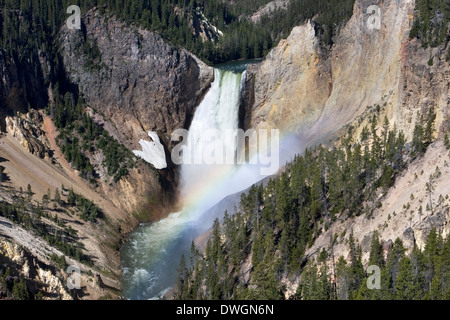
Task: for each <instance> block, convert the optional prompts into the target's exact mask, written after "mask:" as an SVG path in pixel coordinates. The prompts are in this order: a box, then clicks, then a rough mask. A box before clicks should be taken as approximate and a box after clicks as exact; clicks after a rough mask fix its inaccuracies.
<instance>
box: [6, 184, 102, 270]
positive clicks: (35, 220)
mask: <svg viewBox="0 0 450 320" xmlns="http://www.w3.org/2000/svg"><path fill="white" fill-rule="evenodd" d="M29 192H31V193H32V190H31V187H30V188H29V191H27V192H26V193H25V192H19V193H15V194H14V193H13V194H12V196H13V200H14V201H13V203H12V204H10V203H8V202H6V201H0V216H3V217H5V218H8V219H9V220H11V221H12V222H13V223H16V224H18V225H20V226H22V227H23V228H25V229H27V230H30V231H32V232H33V233H34V234H35V235H36V236H38V237H40V238H42V239H44V240H45V241H46V242H47V243H48V244H50V245H51V246H53V247H55V248H57V249H59V250H60V251H61V252H62V253H64V255H67V256H70V257H73V258H75V259H76V260H78V261H80V262H83V263H88V264H90V263H91V260H90V258H89V257H88V256H86V255H85V254H84V253H83V248H84V246H83V244H82V243H81V242H79V241H78V238H77V236H76V231H75V230H74V229H73V228H72V227H71V226H67V225H66V224H65V222H64V221H62V220H61V219H60V218H58V215H57V214H56V213H55V214H54V215H52V214H51V213H50V210H51V209H50V208H49V207H48V206H49V204H50V202H52V203H53V209H54V210H55V211H63V210H67V211H66V213H67V214H68V215H71V212H78V214H79V216H80V217H81V219H83V220H85V221H89V222H91V223H97V222H98V219H104V215H103V212H102V211H101V210H100V208H98V207H97V206H96V205H95V204H94V203H93V202H92V201H90V200H87V199H85V198H84V197H82V196H81V195H79V194H76V193H74V192H73V190H72V189H69V190H68V191H67V196H66V195H64V192H63V191H61V192H60V191H59V189H56V190H55V194H54V197H53V199H51V194H50V190H48V193H47V194H45V195H44V196H43V198H42V202H41V203H39V202H38V203H34V202H33V201H32V199H31V197H29ZM24 194H25V195H26V196H24ZM50 199H51V200H50ZM65 199H67V200H65ZM51 222H52V223H51ZM58 259H59V260H56V262H57V263H58V264H61V259H63V258H62V257H58Z"/></svg>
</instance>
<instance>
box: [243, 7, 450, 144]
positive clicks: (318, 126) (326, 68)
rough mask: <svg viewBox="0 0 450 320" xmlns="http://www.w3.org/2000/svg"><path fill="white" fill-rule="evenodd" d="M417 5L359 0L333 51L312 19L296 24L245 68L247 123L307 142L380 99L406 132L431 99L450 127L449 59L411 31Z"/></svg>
mask: <svg viewBox="0 0 450 320" xmlns="http://www.w3.org/2000/svg"><path fill="white" fill-rule="evenodd" d="M370 5H377V6H379V8H380V13H381V14H380V18H381V19H380V22H381V23H380V28H379V29H377V28H370V26H371V24H370V22H371V20H369V18H370V17H371V15H372V13H369V14H368V13H367V9H368V7H369V6H370ZM413 12H414V1H410V0H405V1H395V0H386V1H367V0H357V1H356V2H355V6H354V14H353V16H352V18H351V19H350V20H349V21H348V23H347V24H346V25H345V27H344V28H342V29H341V31H340V34H339V36H338V37H337V38H336V39H335V41H334V45H333V46H332V48H331V50H329V51H328V50H326V49H324V48H323V47H322V46H321V45H320V43H319V40H318V38H317V37H316V32H315V23H314V22H313V21H308V22H307V23H305V24H304V25H301V26H298V27H296V28H294V29H293V30H292V32H291V34H290V36H289V37H288V38H287V39H286V40H282V41H281V42H280V43H279V45H278V46H277V47H276V48H274V49H273V50H272V51H271V52H270V53H269V54H268V55H267V57H266V59H265V60H264V61H263V62H262V64H261V65H259V66H258V67H256V68H253V69H256V70H252V71H251V72H249V73H248V79H247V80H248V81H253V84H254V85H253V87H254V92H251V93H248V94H247V95H249V96H251V95H254V103H252V104H250V105H247V106H246V110H247V113H250V114H251V117H250V120H248V122H249V126H251V127H254V128H278V129H280V130H281V131H282V133H284V134H288V133H292V132H294V133H296V134H298V135H299V137H300V143H301V144H302V146H303V147H306V146H311V145H314V144H316V143H318V142H324V141H327V139H328V138H330V137H331V136H332V135H333V134H334V133H336V132H337V131H338V130H339V129H340V128H341V127H343V126H345V125H346V124H349V123H351V122H352V121H354V120H355V119H356V118H358V117H361V116H363V114H364V113H365V112H367V111H368V110H370V109H371V108H370V107H372V108H373V107H375V106H377V105H378V106H380V107H381V108H382V110H383V113H384V114H386V115H387V116H388V119H389V120H391V124H393V123H396V124H397V125H398V127H399V129H401V130H403V131H404V132H405V133H406V136H407V138H411V136H412V131H413V128H414V124H415V121H416V118H417V114H418V112H419V111H421V112H426V111H427V110H428V109H429V108H431V107H434V108H435V111H436V113H437V119H436V123H435V129H436V131H437V132H442V131H444V130H445V129H446V128H447V130H448V126H449V120H448V116H449V115H448V105H449V96H450V95H449V75H450V65H449V62H448V61H446V60H445V55H444V53H445V50H444V48H442V47H438V48H433V49H431V48H428V49H424V48H422V47H421V45H420V43H419V41H417V40H416V39H410V38H409V30H410V28H411V25H412V22H413ZM430 56H433V57H434V59H433V61H434V63H433V64H432V65H429V64H428V63H427V62H428V60H429V59H430ZM359 124H361V123H359Z"/></svg>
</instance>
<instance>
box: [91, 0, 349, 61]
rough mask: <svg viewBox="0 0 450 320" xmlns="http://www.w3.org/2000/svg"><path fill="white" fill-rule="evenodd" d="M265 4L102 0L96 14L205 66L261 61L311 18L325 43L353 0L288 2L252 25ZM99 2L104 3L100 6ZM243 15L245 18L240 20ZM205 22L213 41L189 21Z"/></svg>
mask: <svg viewBox="0 0 450 320" xmlns="http://www.w3.org/2000/svg"><path fill="white" fill-rule="evenodd" d="M268 2H270V1H268V0H253V1H246V0H240V1H233V2H231V1H230V2H226V1H221V0H192V1H187V0H164V1H153V0H152V1H145V0H140V1H139V0H138V1H136V0H125V1H121V2H119V1H116V0H103V1H99V4H100V7H101V10H100V11H101V12H104V11H106V12H110V13H113V14H115V15H116V16H117V17H118V18H120V19H123V20H125V21H126V22H128V23H133V24H136V25H139V26H141V27H143V28H146V29H149V30H154V31H157V32H160V33H161V35H162V36H163V37H164V38H165V39H166V40H168V41H169V42H170V43H171V44H173V45H175V46H183V47H185V48H186V49H188V50H189V51H191V52H193V53H195V54H196V55H198V56H199V57H201V58H202V59H203V60H205V61H208V62H210V63H219V62H225V61H230V60H236V59H241V58H242V59H249V58H259V57H263V56H264V55H265V54H267V52H268V51H269V50H270V49H271V48H273V47H274V46H275V45H276V44H277V43H278V41H279V40H280V39H282V38H285V37H287V36H288V35H289V33H290V31H291V30H292V28H293V27H295V26H297V25H299V24H301V23H303V22H304V21H306V20H307V19H311V18H313V17H315V21H316V22H317V24H318V25H317V32H318V33H319V36H320V37H321V39H322V40H323V43H324V45H326V46H328V45H331V44H332V43H333V40H332V37H333V36H334V35H336V33H337V31H338V29H339V27H341V26H342V25H343V24H344V23H345V22H347V20H348V19H349V18H350V17H351V15H352V13H353V4H354V0H345V1H342V0H341V1H339V3H337V1H336V0H292V1H291V2H290V3H289V4H288V9H287V10H278V11H276V12H273V13H271V14H270V15H267V16H263V17H262V19H261V21H260V22H259V23H256V24H254V23H252V22H251V21H250V20H249V19H247V18H245V15H251V14H252V13H253V12H255V11H256V10H257V9H258V8H260V7H261V6H262V5H264V4H266V3H268ZM101 4H104V5H105V7H104V8H103V7H102V6H101ZM243 17H244V18H243ZM204 18H206V19H207V20H208V21H209V22H210V23H211V24H212V25H214V26H215V27H217V28H218V29H219V30H220V31H221V32H223V34H224V36H223V37H216V39H215V41H214V43H213V42H203V41H202V39H201V38H200V37H199V36H198V35H197V34H196V33H195V32H194V29H193V27H192V25H191V22H190V21H191V20H193V21H196V24H198V25H201V24H202V22H203V20H204Z"/></svg>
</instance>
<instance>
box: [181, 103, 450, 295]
mask: <svg viewBox="0 0 450 320" xmlns="http://www.w3.org/2000/svg"><path fill="white" fill-rule="evenodd" d="M378 118H379V116H377V114H374V115H373V117H372V119H371V122H370V124H369V125H368V126H366V127H364V128H363V131H362V133H361V135H360V136H359V138H358V139H357V140H355V139H352V136H353V130H354V129H353V128H352V127H349V128H348V135H346V136H345V137H344V138H342V141H341V143H342V146H341V147H339V148H337V147H333V148H324V147H322V146H319V147H316V148H314V149H310V150H306V151H305V153H304V154H303V155H297V156H296V157H295V158H294V159H293V161H292V162H290V163H288V164H287V165H286V167H285V170H284V171H283V172H282V173H280V174H279V175H278V176H277V177H274V178H271V179H270V180H269V181H268V183H267V185H266V186H263V185H262V184H260V185H254V186H252V187H251V188H250V190H249V191H248V193H246V194H242V195H241V201H240V210H239V212H238V213H237V214H235V215H232V216H230V215H228V213H227V212H226V213H225V216H224V219H223V223H222V224H220V223H219V221H218V220H216V221H215V222H214V225H213V228H212V235H211V237H210V239H209V241H208V243H207V246H206V250H205V253H204V254H201V253H200V252H199V251H198V250H197V249H196V248H195V246H194V245H193V246H192V250H191V257H190V259H189V261H186V258H185V257H184V256H183V257H182V258H181V261H180V266H179V274H178V277H177V280H176V285H175V297H176V298H177V299H272V300H273V299H282V298H283V297H284V292H285V290H286V288H283V286H282V285H281V279H282V278H283V277H295V276H300V275H301V279H302V281H303V282H302V283H301V285H300V287H299V288H300V289H299V291H298V292H297V295H296V297H297V298H301V299H309V298H312V299H314V298H321V299H322V298H330V299H331V298H337V296H336V294H335V291H330V290H331V289H330V286H332V284H331V281H330V278H329V274H328V272H326V271H327V270H322V269H321V268H322V267H323V266H322V264H320V263H319V264H318V266H319V269H318V268H317V267H316V268H312V267H309V265H308V260H310V257H309V256H307V255H306V252H307V249H308V248H310V247H311V246H312V245H313V244H314V242H315V240H316V239H317V238H318V237H319V235H320V234H321V233H322V232H323V231H327V230H328V229H329V228H330V226H331V224H332V223H333V222H334V221H336V219H347V218H349V217H354V216H359V215H365V216H366V217H368V218H369V217H370V216H371V215H372V214H373V212H374V210H376V209H377V208H379V207H381V206H382V202H381V199H382V196H383V195H384V194H386V193H387V191H388V190H389V188H390V187H391V186H393V184H394V182H395V179H396V177H397V176H398V175H399V174H400V173H401V172H402V171H403V170H404V169H405V168H407V166H408V164H409V163H410V162H411V161H412V160H413V159H414V158H415V157H418V156H421V155H422V154H423V153H424V152H425V151H426V148H427V146H428V145H429V144H430V143H431V141H433V138H432V131H430V130H428V129H427V128H432V127H433V126H432V124H433V122H434V118H435V117H434V112H433V110H430V111H429V112H427V113H426V114H424V115H422V116H420V119H421V120H420V121H417V123H416V128H415V130H414V131H415V132H417V133H416V134H415V142H414V143H406V140H405V137H404V135H403V133H402V132H398V130H397V129H396V126H395V125H394V126H392V125H390V124H389V121H388V120H387V118H384V120H383V121H380V119H378ZM379 124H381V130H380V128H379ZM335 236H336V235H335ZM374 246H375V245H374ZM430 246H431V245H430ZM433 246H434V245H433ZM444 247H445V246H444V244H443V242H442V241H441V242H440V244H439V245H437V247H436V248H435V250H442V248H444ZM378 248H379V247H378ZM393 248H394V249H393V250H397V251H399V252H400V251H401V252H402V253H403V252H404V250H403V251H402V250H400V249H399V248H400V245H399V244H397V242H396V244H394V247H393ZM445 248H447V247H445ZM358 250H360V249H359V248H357V246H356V245H355V243H354V239H353V236H352V235H351V236H350V255H351V256H352V259H353V260H352V262H351V264H350V266H346V265H345V264H344V262H345V261H344V262H343V261H342V260H341V261H340V262H339V263H338V266H341V270H342V272H344V273H345V272H346V273H345V274H348V276H347V278H349V279H350V278H351V279H353V280H348V281H347V282H346V283H347V284H348V286H349V288H347V289H345V290H347V291H346V292H347V293H345V294H344V293H343V292H342V293H341V295H340V297H341V298H342V297H346V298H349V299H350V298H351V299H353V298H357V297H360V298H365V297H366V296H369V295H370V293H367V292H360V290H361V286H362V281H363V279H364V277H365V276H366V275H365V274H364V270H363V269H362V268H361V263H360V252H359V251H358ZM433 250H434V249H433ZM415 252H416V254H419V253H418V252H417V250H416V251H415ZM326 254H327V252H324V253H320V254H319V256H321V258H320V259H319V260H318V261H319V262H324V261H325V260H326ZM424 254H425V255H426V253H424ZM378 258H379V257H378ZM378 258H377V259H378ZM374 259H375V258H374ZM398 259H400V258H398ZM388 260H389V258H388ZM389 261H390V260H389ZM399 261H400V260H399ZM405 261H406V260H405ZM405 261H403V263H404V264H405V265H406V264H407V262H405ZM383 263H384V262H383ZM383 263H382V262H381V260H380V265H383ZM392 263H393V262H392ZM305 266H306V267H305ZM344 266H345V268H350V269H345V268H344ZM427 268H428V266H426V267H424V269H422V271H423V272H426V270H427ZM320 270H322V271H320ZM320 275H322V276H320ZM350 276H351V277H350ZM404 276H405V277H406V276H409V275H407V274H405V275H404ZM444 276H445V277H448V274H447V273H445V275H443V274H439V277H440V278H439V280H442V279H441V277H444ZM402 277H403V275H402V276H401V277H400V279H402ZM394 278H395V281H394V283H395V285H397V284H396V283H397V282H396V281H397V277H396V275H395V277H394ZM355 279H356V280H355ZM445 279H448V278H445ZM430 281H431V280H430ZM435 281H438V280H435ZM446 281H449V280H446ZM399 286H400V285H399ZM311 288H313V289H311ZM393 288H394V287H390V288H389V290H391V291H392V290H394V289H395V288H394V289H393ZM428 289H429V285H428V284H426V285H425V287H424V288H423V290H422V292H423V294H424V295H425V294H427V292H429V290H428ZM342 290H344V289H342ZM345 290H344V291H345ZM389 290H388V291H389ZM445 290H448V287H446V289H445ZM445 290H444V291H445ZM333 292H334V293H333ZM392 292H393V293H392V294H393V295H394V296H395V294H397V293H396V292H397V291H395V290H394V291H392ZM399 292H400V291H399ZM332 293H333V294H334V296H332V295H331V294H332ZM399 294H400V293H399ZM443 294H444V295H445V294H446V293H445V292H444V293H443ZM391 297H392V296H388V295H387V294H386V295H382V296H378V297H377V298H389V299H390V298H391ZM427 297H428V296H427ZM441 297H442V296H441Z"/></svg>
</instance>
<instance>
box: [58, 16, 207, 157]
mask: <svg viewBox="0 0 450 320" xmlns="http://www.w3.org/2000/svg"><path fill="white" fill-rule="evenodd" d="M82 22H83V28H82V30H68V29H67V27H66V26H63V27H62V30H61V33H60V42H61V47H62V51H63V57H64V65H65V69H66V72H67V74H68V75H69V78H70V80H71V81H72V82H73V83H75V84H76V85H78V87H79V89H80V92H81V93H82V94H83V97H84V99H85V100H86V102H87V103H88V104H89V105H90V106H91V107H93V108H94V109H96V110H97V111H99V112H101V113H103V114H104V115H105V116H106V118H109V119H111V120H112V121H113V122H114V124H115V125H116V126H117V127H118V128H119V131H120V133H121V134H122V136H121V137H120V138H121V140H122V141H121V142H122V143H124V144H125V145H126V146H128V147H129V148H130V149H131V150H133V149H138V148H139V140H140V139H145V138H147V134H148V131H156V132H158V133H159V134H162V133H171V132H172V131H173V130H175V129H177V128H187V127H188V126H189V124H190V121H191V119H192V116H193V114H194V109H195V107H196V106H197V104H198V103H199V101H200V100H201V98H202V96H203V94H204V93H205V92H206V90H207V89H208V88H209V85H210V83H211V82H212V80H213V77H214V72H213V69H212V68H211V67H208V66H207V65H205V64H204V63H203V62H201V61H200V60H199V59H197V58H196V57H195V56H193V55H192V54H190V53H188V52H187V51H185V50H184V49H174V48H172V47H171V46H169V45H168V44H167V43H166V42H164V40H163V39H162V38H161V37H160V36H159V35H158V34H155V33H152V32H149V31H147V30H143V29H139V28H136V27H132V26H131V27H128V26H126V25H125V24H124V23H122V22H119V21H117V20H116V19H115V18H114V17H107V18H105V17H103V16H100V14H99V13H98V11H95V10H94V11H90V12H89V13H88V14H86V16H84V18H83V19H82ZM86 46H88V47H90V48H91V51H93V52H96V53H97V55H96V56H92V55H89V54H87V51H89V50H84V49H83V47H84V48H86ZM125 137H127V138H125ZM130 138H131V140H128V139H130Z"/></svg>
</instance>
